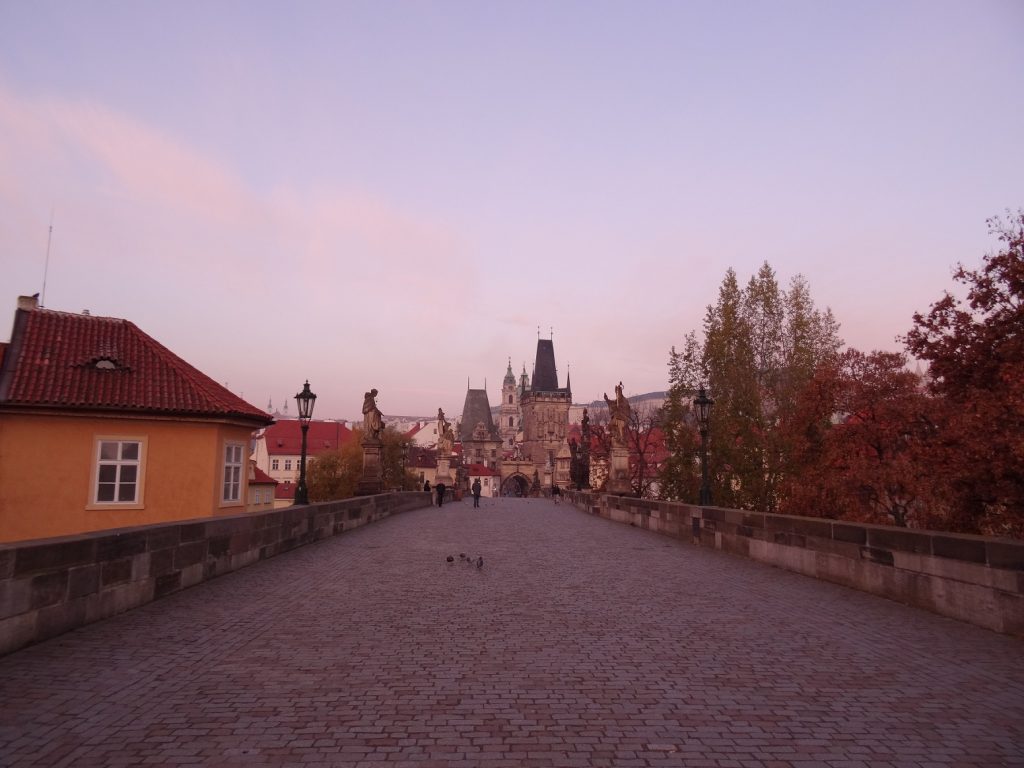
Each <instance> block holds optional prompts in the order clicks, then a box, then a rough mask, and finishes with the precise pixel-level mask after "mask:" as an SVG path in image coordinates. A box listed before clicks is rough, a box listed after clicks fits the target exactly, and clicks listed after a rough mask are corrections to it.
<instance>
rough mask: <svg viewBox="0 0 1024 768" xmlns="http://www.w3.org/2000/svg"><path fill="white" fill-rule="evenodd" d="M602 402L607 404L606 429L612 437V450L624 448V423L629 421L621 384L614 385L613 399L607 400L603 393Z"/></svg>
mask: <svg viewBox="0 0 1024 768" xmlns="http://www.w3.org/2000/svg"><path fill="white" fill-rule="evenodd" d="M604 401H605V402H606V403H607V404H608V427H609V431H610V432H611V435H612V447H613V448H625V447H626V423H627V422H628V421H629V412H630V410H631V409H630V407H629V401H628V400H627V399H626V398H625V396H624V395H623V394H622V382H621V381H620V382H619V383H618V384H616V385H615V399H614V400H609V399H608V393H607V392H605V393H604Z"/></svg>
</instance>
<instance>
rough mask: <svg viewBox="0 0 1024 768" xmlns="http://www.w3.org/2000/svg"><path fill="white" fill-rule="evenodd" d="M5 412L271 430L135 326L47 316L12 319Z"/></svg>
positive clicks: (1, 389)
mask: <svg viewBox="0 0 1024 768" xmlns="http://www.w3.org/2000/svg"><path fill="white" fill-rule="evenodd" d="M0 405H3V406H5V407H9V406H24V407H33V408H54V409H74V410H90V411H129V412H134V413H158V414H166V415H180V416H200V417H207V418H210V417H213V418H217V417H219V418H229V417H230V418H241V419H244V420H247V421H252V422H255V423H257V424H267V423H270V422H271V417H270V416H268V415H267V414H266V413H264V412H263V411H261V410H260V409H259V408H256V407H255V406H253V405H250V404H249V403H247V402H245V400H243V399H242V398H240V397H238V396H237V395H235V394H234V393H232V392H230V391H229V390H227V389H226V388H224V387H222V386H221V385H220V384H218V383H217V382H215V381H214V380H213V379H211V378H210V377H209V376H207V375H206V374H204V373H202V372H201V371H199V370H197V369H196V368H194V367H192V366H191V365H189V364H188V363H186V362H185V361H184V360H182V359H181V358H180V357H178V356H177V355H175V354H174V353H173V352H171V351H170V350H169V349H167V348H166V347H164V346H163V345H162V344H160V343H159V342H158V341H156V340H155V339H153V338H152V337H150V336H148V335H147V334H145V333H143V332H142V331H141V330H140V329H139V328H138V327H137V326H136V325H135V324H134V323H131V322H129V321H127V320H121V319H118V318H115V317H95V316H92V315H76V314H72V313H68V312H55V311H52V310H48V309H19V310H18V311H17V312H16V313H15V318H14V330H13V331H12V333H11V341H10V343H9V345H8V348H7V350H6V354H5V355H4V358H3V361H2V365H0Z"/></svg>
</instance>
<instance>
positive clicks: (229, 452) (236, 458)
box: [221, 443, 245, 501]
mask: <svg viewBox="0 0 1024 768" xmlns="http://www.w3.org/2000/svg"><path fill="white" fill-rule="evenodd" d="M244 447H245V446H243V445H241V444H239V443H227V444H226V445H225V446H224V488H223V493H222V494H221V501H241V499H242V451H243V449H244Z"/></svg>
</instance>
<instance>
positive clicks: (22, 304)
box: [18, 293, 39, 312]
mask: <svg viewBox="0 0 1024 768" xmlns="http://www.w3.org/2000/svg"><path fill="white" fill-rule="evenodd" d="M38 308H39V294H38V293H37V294H34V295H32V296H19V297H18V309H24V310H27V311H29V312H31V311H32V310H33V309H38Z"/></svg>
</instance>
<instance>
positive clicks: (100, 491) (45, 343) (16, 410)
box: [0, 297, 271, 542]
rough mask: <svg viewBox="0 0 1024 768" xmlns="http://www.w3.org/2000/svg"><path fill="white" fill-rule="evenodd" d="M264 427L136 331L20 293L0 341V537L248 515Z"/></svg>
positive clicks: (248, 408) (250, 411)
mask: <svg viewBox="0 0 1024 768" xmlns="http://www.w3.org/2000/svg"><path fill="white" fill-rule="evenodd" d="M270 422H271V417H270V416H268V415H267V414H266V413H264V412H263V411H261V410H260V409H258V408H256V407H255V406H252V405H250V404H249V403H247V402H245V401H244V400H242V399H241V398H240V397H238V396H237V395H235V394H234V393H232V392H230V391H229V390H227V389H226V388H224V387H222V386H221V385H220V384H218V383H217V382H215V381H213V380H212V379H210V378H209V377H208V376H206V375H205V374H203V373H201V372H200V371H198V370H196V369H195V368H193V367H192V366H191V365H189V364H188V363H187V362H185V361H184V360H182V359H181V358H180V357H178V356H177V355H175V354H174V353H172V352H171V351H170V350H168V349H167V348H166V347H164V346H163V345H161V344H160V343H159V342H157V341H156V340H155V339H153V338H151V337H150V336H148V335H146V334H145V333H143V332H142V331H141V330H140V329H139V328H138V327H137V326H135V325H134V324H133V323H131V322H129V321H127V320H122V319H120V318H112V317H99V316H94V315H88V314H74V313H69V312H56V311H53V310H49V309H42V308H40V307H39V306H38V301H37V300H36V299H35V297H21V298H20V299H19V301H18V310H17V312H16V313H15V318H14V327H13V329H12V331H11V340H10V342H8V343H6V344H0V541H4V542H12V541H23V540H27V539H36V538H46V537H52V536H65V535H75V534H80V533H84V532H87V531H98V530H106V529H110V528H122V527H128V526H136V525H148V524H152V523H162V522H171V521H175V520H188V519H192V518H202V517H211V516H214V515H225V514H238V513H242V512H245V511H246V507H247V504H248V501H249V500H248V493H249V483H248V480H249V473H248V468H249V462H248V459H249V452H250V448H251V444H252V436H253V432H254V431H256V430H258V429H259V428H261V427H264V426H266V425H267V424H269V423H270Z"/></svg>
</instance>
